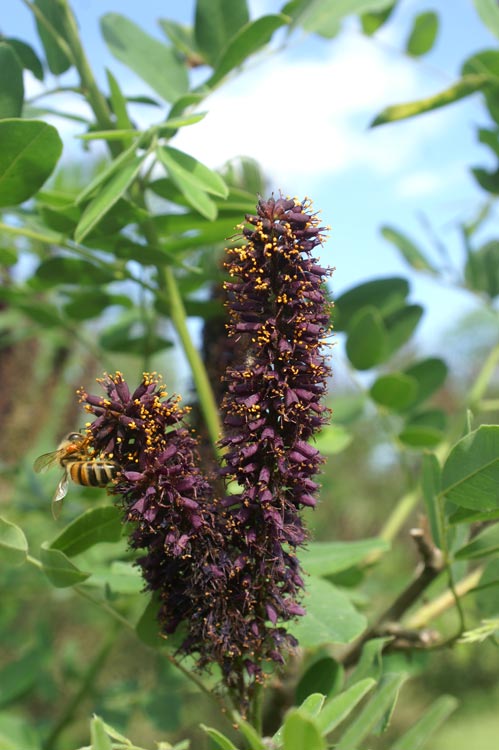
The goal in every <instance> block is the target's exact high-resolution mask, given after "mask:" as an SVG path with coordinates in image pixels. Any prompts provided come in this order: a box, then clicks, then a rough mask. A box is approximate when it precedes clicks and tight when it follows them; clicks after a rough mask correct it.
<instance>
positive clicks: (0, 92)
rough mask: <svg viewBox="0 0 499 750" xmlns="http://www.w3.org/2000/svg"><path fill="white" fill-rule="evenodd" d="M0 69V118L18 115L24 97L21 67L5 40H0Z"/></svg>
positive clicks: (19, 114)
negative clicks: (0, 72) (0, 73)
mask: <svg viewBox="0 0 499 750" xmlns="http://www.w3.org/2000/svg"><path fill="white" fill-rule="evenodd" d="M0 70H1V71H2V75H1V77H0V119H1V120H3V119H5V118H6V117H20V116H21V112H22V108H23V99H24V84H23V69H22V67H21V63H20V61H19V58H18V56H17V55H16V53H15V52H14V50H13V49H12V47H11V46H10V44H6V43H5V42H0ZM2 148H3V143H2Z"/></svg>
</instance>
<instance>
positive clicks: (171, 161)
mask: <svg viewBox="0 0 499 750" xmlns="http://www.w3.org/2000/svg"><path fill="white" fill-rule="evenodd" d="M157 155H158V158H159V159H160V161H161V162H162V163H163V164H164V166H165V167H166V169H167V170H168V173H169V175H170V177H171V178H172V180H173V181H174V182H176V178H178V177H181V178H182V182H184V183H188V184H190V185H193V186H194V187H196V188H199V189H200V190H203V191H204V192H206V193H212V194H213V195H219V196H220V197H222V198H226V197H227V196H228V194H229V189H228V187H227V185H226V184H225V182H224V181H223V179H222V178H221V177H220V175H219V174H217V173H216V172H213V171H212V170H211V169H209V168H208V167H206V166H205V165H204V164H201V162H200V161H198V160H197V159H194V157H193V156H189V154H185V153H184V152H183V151H179V150H178V149H176V148H172V147H171V146H160V147H158V149H157ZM177 184H178V183H177Z"/></svg>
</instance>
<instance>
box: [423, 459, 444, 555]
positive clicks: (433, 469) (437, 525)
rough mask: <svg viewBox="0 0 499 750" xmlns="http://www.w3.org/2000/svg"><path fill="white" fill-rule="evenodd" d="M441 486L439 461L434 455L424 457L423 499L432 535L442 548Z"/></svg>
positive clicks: (437, 544)
mask: <svg viewBox="0 0 499 750" xmlns="http://www.w3.org/2000/svg"><path fill="white" fill-rule="evenodd" d="M440 485H441V470H440V464H439V463H438V459H437V457H436V456H435V454H434V453H425V454H424V455H423V469H422V476H421V486H422V489H423V498H424V503H425V508H426V515H427V517H428V520H429V523H430V529H431V535H432V538H433V541H434V542H435V544H436V546H437V547H439V548H441V547H442V540H443V529H442V519H441V513H440V507H439V502H440V501H439V494H440Z"/></svg>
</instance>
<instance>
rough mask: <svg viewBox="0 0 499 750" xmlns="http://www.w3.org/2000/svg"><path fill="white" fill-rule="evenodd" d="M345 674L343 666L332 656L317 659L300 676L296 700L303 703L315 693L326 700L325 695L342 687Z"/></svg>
mask: <svg viewBox="0 0 499 750" xmlns="http://www.w3.org/2000/svg"><path fill="white" fill-rule="evenodd" d="M343 674H344V670H343V667H342V666H341V665H340V664H339V663H338V662H337V661H336V660H335V659H333V658H332V657H331V656H323V657H321V658H319V659H317V660H316V661H314V662H313V663H312V664H311V665H310V666H309V667H308V669H306V670H305V672H304V674H303V675H302V677H301V678H300V681H299V682H298V685H297V686H296V691H295V702H296V703H303V701H305V700H306V699H307V698H308V697H309V696H310V695H313V694H314V693H319V694H320V695H321V697H322V699H323V700H324V696H328V695H331V693H333V692H336V691H337V690H338V688H339V687H341V683H342V681H343ZM307 713H308V712H307Z"/></svg>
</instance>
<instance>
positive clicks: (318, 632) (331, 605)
mask: <svg viewBox="0 0 499 750" xmlns="http://www.w3.org/2000/svg"><path fill="white" fill-rule="evenodd" d="M303 603H304V606H305V607H306V610H307V614H306V615H305V616H304V617H300V618H299V620H297V621H296V622H294V623H293V624H292V625H290V626H289V628H288V629H289V631H290V632H291V633H292V634H293V635H294V636H295V638H297V639H298V641H299V643H300V645H301V646H302V647H304V648H307V647H309V648H317V647H318V646H320V645H321V644H326V643H350V642H351V641H352V640H353V639H354V638H356V637H357V636H358V635H360V633H362V632H363V630H364V629H365V626H366V618H365V617H364V615H361V614H359V612H357V610H356V609H355V608H354V607H353V605H352V603H351V601H350V599H348V597H347V596H345V594H343V593H342V592H341V591H340V590H339V589H337V588H336V586H333V585H332V584H331V583H329V582H328V581H325V580H324V579H322V578H317V577H315V576H310V577H309V578H308V579H307V596H306V597H305V599H304V602H303Z"/></svg>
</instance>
